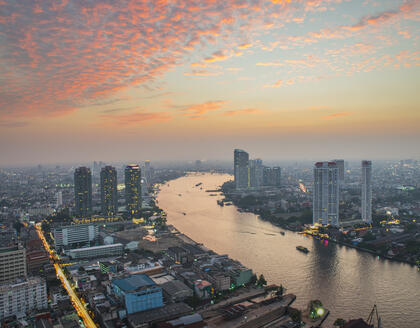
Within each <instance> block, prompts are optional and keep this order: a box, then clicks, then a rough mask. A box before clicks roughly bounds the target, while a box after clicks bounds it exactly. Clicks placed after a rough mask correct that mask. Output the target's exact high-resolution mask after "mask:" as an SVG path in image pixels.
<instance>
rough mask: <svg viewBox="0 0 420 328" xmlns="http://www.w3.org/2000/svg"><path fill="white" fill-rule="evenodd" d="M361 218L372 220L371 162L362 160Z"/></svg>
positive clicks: (368, 221) (369, 221) (366, 220)
mask: <svg viewBox="0 0 420 328" xmlns="http://www.w3.org/2000/svg"><path fill="white" fill-rule="evenodd" d="M362 220H363V221H364V222H366V223H371V222H372V162H371V161H362Z"/></svg>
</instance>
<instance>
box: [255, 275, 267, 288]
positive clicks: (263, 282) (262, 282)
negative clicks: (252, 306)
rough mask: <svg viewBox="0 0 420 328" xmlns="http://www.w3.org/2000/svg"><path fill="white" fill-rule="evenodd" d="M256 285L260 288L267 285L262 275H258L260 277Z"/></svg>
mask: <svg viewBox="0 0 420 328" xmlns="http://www.w3.org/2000/svg"><path fill="white" fill-rule="evenodd" d="M257 285H258V286H260V287H262V286H266V285H267V280H265V278H264V275H263V274H260V277H259V278H258V281H257Z"/></svg>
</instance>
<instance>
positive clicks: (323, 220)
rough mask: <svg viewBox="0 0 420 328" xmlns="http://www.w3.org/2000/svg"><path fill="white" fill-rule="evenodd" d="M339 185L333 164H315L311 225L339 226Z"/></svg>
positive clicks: (336, 169) (334, 164)
mask: <svg viewBox="0 0 420 328" xmlns="http://www.w3.org/2000/svg"><path fill="white" fill-rule="evenodd" d="M339 199H340V184H339V177H338V167H337V164H336V163H335V162H317V163H315V168H314V190H313V223H320V224H325V225H326V224H331V225H334V226H338V224H339V212H338V210H339Z"/></svg>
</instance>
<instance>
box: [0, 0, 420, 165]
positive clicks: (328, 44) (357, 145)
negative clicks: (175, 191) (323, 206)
mask: <svg viewBox="0 0 420 328" xmlns="http://www.w3.org/2000/svg"><path fill="white" fill-rule="evenodd" d="M419 37H420V0H296V1H294V0H241V1H240V0H229V1H226V0H223V1H221V0H220V1H219V0H200V1H196V0H194V1H193V0H180V1H177V0H153V1H150V0H140V1H131V0H118V1H107V0H100V1H99V0H54V1H53V0H22V1H15V0H0V165H13V164H33V163H64V162H78V161H80V162H88V161H93V160H102V161H125V160H136V161H137V160H146V159H151V160H153V159H155V160H166V159H172V160H184V159H202V160H206V159H229V158H231V157H232V156H233V149H234V148H243V149H246V150H248V151H249V152H250V154H251V157H259V158H263V159H268V160H272V159H275V160H282V159H285V160H286V159H297V160H298V159H314V160H325V159H326V160H328V159H330V158H349V159H359V158H369V159H390V158H412V157H414V158H418V157H419V146H418V145H419V141H420V91H419V90H420V89H419V86H420V74H419V73H420V66H419V65H420V45H419Z"/></svg>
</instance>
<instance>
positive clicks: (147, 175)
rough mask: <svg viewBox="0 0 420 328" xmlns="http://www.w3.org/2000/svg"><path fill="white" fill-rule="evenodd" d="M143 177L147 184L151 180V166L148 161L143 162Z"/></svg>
mask: <svg viewBox="0 0 420 328" xmlns="http://www.w3.org/2000/svg"><path fill="white" fill-rule="evenodd" d="M144 178H145V179H146V184H147V185H148V186H149V185H150V183H151V182H152V168H151V166H150V161H145V162H144Z"/></svg>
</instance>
